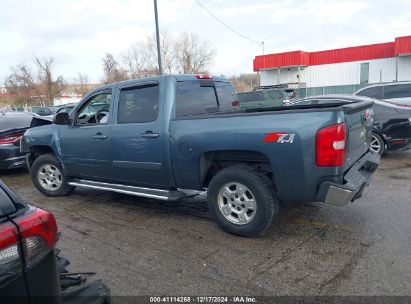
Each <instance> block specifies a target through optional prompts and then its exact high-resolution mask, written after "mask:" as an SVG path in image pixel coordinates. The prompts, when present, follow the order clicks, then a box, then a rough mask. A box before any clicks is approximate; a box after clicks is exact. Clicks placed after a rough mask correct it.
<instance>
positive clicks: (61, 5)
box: [0, 0, 411, 84]
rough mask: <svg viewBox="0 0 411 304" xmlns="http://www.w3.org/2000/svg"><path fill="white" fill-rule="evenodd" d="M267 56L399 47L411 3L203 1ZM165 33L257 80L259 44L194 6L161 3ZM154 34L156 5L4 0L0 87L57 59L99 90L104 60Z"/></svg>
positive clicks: (409, 22)
mask: <svg viewBox="0 0 411 304" xmlns="http://www.w3.org/2000/svg"><path fill="white" fill-rule="evenodd" d="M199 1H200V2H201V3H202V4H203V5H204V6H205V7H207V8H208V9H209V10H210V11H212V12H213V13H214V14H215V15H217V16H218V17H219V18H221V19H222V20H223V21H224V22H225V23H227V24H228V25H230V26H231V27H233V28H234V29H236V30H237V31H238V32H240V33H242V34H243V35H246V36H248V37H250V38H252V39H253V40H257V41H264V42H265V53H277V52H283V51H293V50H305V51H315V50H324V49H332V48H340V47H347V46H354V45H361V44H369V43H379V42H388V41H393V40H394V38H395V37H398V36H405V35H411V1H410V0H395V1H393V0H391V1H382V0H363V1H346V0H341V1H332V0H286V1H273V0H271V1H270V0H250V1H248V0H199ZM158 8H159V18H160V28H161V29H164V30H167V31H169V32H170V33H172V34H173V33H179V32H181V31H190V32H196V33H198V34H199V36H200V37H201V38H202V39H204V40H207V41H209V42H210V44H211V45H212V46H213V47H214V48H215V50H216V58H215V60H214V63H213V65H212V66H211V67H210V71H211V72H212V73H213V74H224V75H227V76H229V75H233V74H240V73H251V72H252V60H253V58H254V56H255V55H259V54H261V53H262V48H261V46H260V45H258V44H256V43H252V42H250V41H248V40H246V39H243V38H241V37H239V36H237V35H235V34H234V33H232V32H230V31H229V30H228V29H226V28H225V27H223V26H222V25H221V24H220V23H218V22H217V21H216V20H215V19H213V18H212V17H211V16H210V15H208V14H207V13H206V12H205V11H204V10H203V9H202V8H200V7H199V6H198V5H197V4H196V3H195V1H194V0H158ZM154 30H155V27H154V13H153V1H152V0H134V1H132V0H130V1H127V0H55V1H50V0H36V1H33V0H18V1H16V0H2V1H1V2H0V58H1V60H0V83H1V84H2V83H3V81H4V79H5V77H6V76H7V75H8V73H9V69H10V66H11V65H15V64H18V63H22V62H26V63H31V62H33V59H34V56H41V57H44V56H53V57H54V58H55V63H56V66H55V71H56V73H58V74H61V75H63V76H64V77H65V78H66V79H67V80H68V81H71V80H72V79H73V78H74V77H75V75H76V74H77V73H78V72H81V73H84V74H86V75H88V76H89V78H90V80H91V81H93V82H97V81H99V80H100V79H101V78H102V60H101V59H102V57H103V56H104V54H105V53H106V52H111V53H113V54H114V55H118V54H119V53H121V52H122V51H124V50H125V49H127V47H128V46H129V45H130V44H132V43H134V42H137V41H138V40H141V39H144V38H145V37H146V36H147V35H150V34H151V33H153V31H154Z"/></svg>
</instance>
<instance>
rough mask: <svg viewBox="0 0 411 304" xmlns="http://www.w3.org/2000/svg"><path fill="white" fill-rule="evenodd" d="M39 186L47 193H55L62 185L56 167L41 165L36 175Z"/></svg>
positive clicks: (59, 173)
mask: <svg viewBox="0 0 411 304" xmlns="http://www.w3.org/2000/svg"><path fill="white" fill-rule="evenodd" d="M37 179H38V181H39V183H40V185H41V186H42V187H43V188H44V189H46V190H48V191H57V190H58V189H60V187H61V184H62V175H61V172H60V170H59V168H57V167H56V166H53V165H43V166H41V167H40V169H39V171H38V173H37Z"/></svg>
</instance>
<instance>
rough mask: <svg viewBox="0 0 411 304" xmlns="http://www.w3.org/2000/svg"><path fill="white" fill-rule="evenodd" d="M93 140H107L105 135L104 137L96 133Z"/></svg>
mask: <svg viewBox="0 0 411 304" xmlns="http://www.w3.org/2000/svg"><path fill="white" fill-rule="evenodd" d="M93 138H94V139H106V138H107V135H104V134H102V133H100V132H98V133H96V134H94V135H93Z"/></svg>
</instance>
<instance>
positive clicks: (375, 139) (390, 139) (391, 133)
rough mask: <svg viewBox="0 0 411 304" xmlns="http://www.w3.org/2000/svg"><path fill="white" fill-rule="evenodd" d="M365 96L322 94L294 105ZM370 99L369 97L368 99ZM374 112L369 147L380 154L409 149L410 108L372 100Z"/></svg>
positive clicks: (410, 131)
mask: <svg viewBox="0 0 411 304" xmlns="http://www.w3.org/2000/svg"><path fill="white" fill-rule="evenodd" d="M365 98H366V97H360V96H352V95H323V96H314V97H309V98H305V99H302V100H299V101H296V102H295V103H294V105H297V104H299V105H302V104H304V105H314V104H330V103H339V102H341V100H345V101H347V102H358V101H360V100H364V99H365ZM370 100H371V99H370ZM373 111H374V113H375V117H374V125H373V132H372V138H371V144H370V149H371V151H374V152H376V153H378V154H380V155H382V154H384V153H385V152H386V151H403V150H408V149H411V108H409V107H404V106H399V105H396V104H393V103H389V102H385V101H380V100H374V105H373Z"/></svg>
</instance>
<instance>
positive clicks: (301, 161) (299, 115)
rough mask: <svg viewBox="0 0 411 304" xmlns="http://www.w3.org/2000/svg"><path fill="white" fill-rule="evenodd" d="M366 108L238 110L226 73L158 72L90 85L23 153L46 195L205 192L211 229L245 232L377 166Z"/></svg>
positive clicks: (344, 191)
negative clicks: (286, 205) (284, 205)
mask: <svg viewBox="0 0 411 304" xmlns="http://www.w3.org/2000/svg"><path fill="white" fill-rule="evenodd" d="M96 105H98V107H97V106H96ZM372 105H373V102H372V101H369V100H365V99H364V100H363V99H360V101H359V102H354V103H346V102H344V101H343V100H342V101H341V103H333V104H321V105H309V106H290V107H285V108H284V107H281V108H269V109H254V110H241V109H239V107H238V100H237V96H236V94H235V92H234V90H233V88H232V86H231V84H230V83H229V82H228V81H227V80H226V79H224V78H221V77H214V78H212V77H210V76H208V75H176V76H172V75H168V76H161V77H154V78H146V79H137V80H130V81H125V82H119V83H113V84H109V85H105V86H103V87H100V88H98V89H95V90H93V91H92V92H90V93H89V94H88V95H86V96H85V97H84V99H83V100H82V101H81V102H80V103H79V104H78V105H76V107H75V108H74V109H73V110H71V111H70V113H58V114H57V115H56V116H55V117H54V124H52V125H44V126H40V127H35V128H32V129H29V130H28V131H27V132H26V133H25V135H24V137H23V138H22V140H21V150H22V152H24V153H26V154H27V165H28V167H29V168H30V173H31V177H32V180H33V183H34V185H35V186H36V187H37V189H38V190H39V191H40V192H42V193H44V194H45V195H49V196H60V195H67V194H69V193H70V192H71V191H72V190H73V188H74V187H84V188H91V189H99V190H108V191H115V192H120V193H126V194H131V195H137V196H143V197H148V198H155V199H161V200H172V201H175V200H179V199H181V198H183V197H185V196H187V195H193V194H196V193H198V192H200V191H204V190H207V199H208V204H209V209H210V212H211V214H212V215H213V217H214V219H215V220H216V222H217V223H218V224H219V225H220V227H222V228H223V229H224V230H225V231H228V232H231V233H234V234H238V235H243V236H255V235H258V234H260V233H262V232H263V231H264V230H265V229H267V228H268V227H269V225H270V224H271V222H272V220H273V218H274V217H276V216H277V215H278V207H279V201H287V200H293V201H301V202H304V201H321V202H326V203H329V204H334V205H345V204H347V203H348V202H351V201H354V200H356V199H357V198H359V197H360V196H361V194H362V192H363V190H364V188H365V187H366V186H367V185H368V183H369V181H370V177H371V175H372V173H373V172H374V171H375V170H376V168H377V166H378V163H379V155H378V154H375V153H372V152H370V151H369V143H370V139H371V130H372V124H373V114H372V109H371V107H372Z"/></svg>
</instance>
